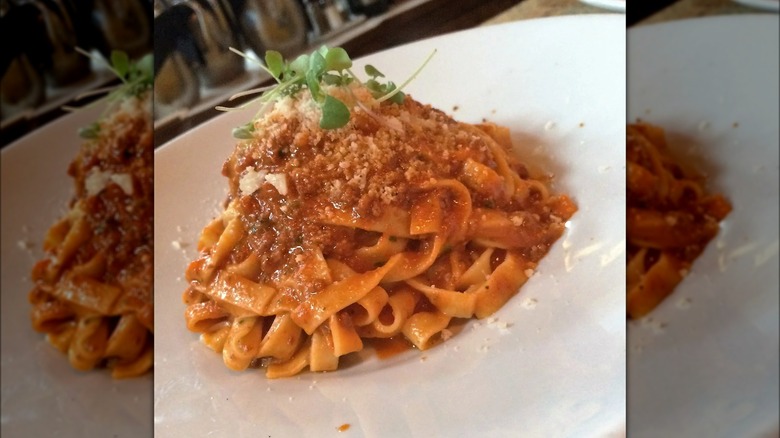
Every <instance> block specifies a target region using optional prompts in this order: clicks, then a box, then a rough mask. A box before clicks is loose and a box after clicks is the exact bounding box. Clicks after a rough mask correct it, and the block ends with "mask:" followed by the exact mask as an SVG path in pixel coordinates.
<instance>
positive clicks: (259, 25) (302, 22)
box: [233, 0, 306, 59]
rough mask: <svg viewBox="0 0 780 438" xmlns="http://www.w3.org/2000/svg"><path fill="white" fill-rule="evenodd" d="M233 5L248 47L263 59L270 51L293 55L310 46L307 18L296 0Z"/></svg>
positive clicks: (255, 0)
mask: <svg viewBox="0 0 780 438" xmlns="http://www.w3.org/2000/svg"><path fill="white" fill-rule="evenodd" d="M233 5H234V8H235V9H234V12H235V14H236V17H237V19H238V21H239V23H240V26H241V30H242V34H243V36H244V40H245V41H246V44H247V46H249V47H250V48H251V49H252V51H254V52H255V53H256V54H257V55H258V56H259V57H260V58H261V59H262V57H263V55H264V54H265V51H266V50H276V51H278V52H280V53H282V55H284V56H285V57H289V56H292V55H294V54H297V53H298V52H300V51H301V50H302V49H303V48H304V47H305V46H306V17H305V16H304V12H303V10H302V9H301V6H300V5H299V4H298V2H297V1H296V0H238V1H234V2H233Z"/></svg>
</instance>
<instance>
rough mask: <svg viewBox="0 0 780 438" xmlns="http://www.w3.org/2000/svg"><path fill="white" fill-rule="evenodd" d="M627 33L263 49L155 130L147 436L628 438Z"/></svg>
mask: <svg viewBox="0 0 780 438" xmlns="http://www.w3.org/2000/svg"><path fill="white" fill-rule="evenodd" d="M624 26H625V20H624V17H622V16H587V17H586V16H583V17H564V18H552V19H543V20H533V21H527V22H522V23H513V24H508V25H501V26H493V27H486V28H481V29H475V30H470V31H465V32H461V33H455V34H451V35H446V36H442V37H438V38H433V39H429V40H424V41H420V42H417V43H413V44H410V45H407V46H403V47H399V48H396V49H392V50H389V51H385V52H380V53H377V54H374V55H371V56H369V57H367V58H364V59H360V60H355V61H354V64H353V62H352V61H351V60H349V58H348V55H347V54H346V52H344V51H343V50H341V49H339V48H320V49H319V50H316V51H314V52H312V53H311V54H307V55H306V57H305V58H298V59H296V60H294V61H293V62H285V61H283V60H282V59H281V58H279V57H276V56H275V55H274V54H273V53H271V54H267V55H266V61H267V65H268V68H269V70H270V71H271V72H272V74H273V75H274V76H275V77H278V78H279V85H277V86H276V88H272V89H268V90H266V91H265V93H266V94H264V95H263V97H262V98H261V101H265V106H264V107H263V108H264V109H263V110H261V111H260V112H259V113H258V114H257V115H255V118H253V114H255V112H256V111H257V110H256V109H254V110H248V111H233V112H230V113H228V114H226V115H223V116H220V117H217V118H215V119H214V120H212V121H210V122H207V123H205V124H204V125H202V126H200V127H197V128H195V129H193V130H192V131H190V132H188V133H185V134H183V135H182V136H180V137H178V138H175V139H173V140H172V141H171V142H169V143H168V144H166V145H164V146H162V147H160V148H159V149H158V150H157V151H156V153H155V170H156V173H155V202H156V204H155V207H156V210H155V248H156V253H155V260H157V262H156V271H155V290H156V291H157V292H156V300H155V320H156V321H157V323H156V324H157V326H158V328H159V327H162V328H159V329H158V330H161V331H164V332H165V333H167V335H166V336H165V337H161V338H160V339H159V340H158V341H157V342H156V351H155V434H156V435H157V436H175V435H180V434H188V433H190V434H203V433H207V432H209V431H210V432H212V433H218V434H227V433H239V434H241V433H254V432H257V431H261V432H262V433H264V434H267V435H272V436H275V435H280V436H285V435H298V436H323V435H324V436H328V435H331V434H337V433H339V432H343V433H345V434H354V435H355V436H405V435H415V434H424V435H442V434H444V435H452V434H453V433H456V432H464V431H480V432H481V433H487V434H492V435H502V434H504V435H512V434H513V431H517V430H521V428H522V430H525V431H530V433H532V434H535V435H549V434H551V433H552V434H560V432H561V431H563V432H564V434H565V435H570V436H582V435H586V436H587V435H593V436H597V435H599V436H600V435H604V434H607V433H620V431H622V430H624V429H625V424H624V418H625V406H624V399H625V391H624V384H625V337H624V335H625V320H624V304H625V298H624V296H623V286H622V281H623V278H624V274H623V267H622V266H620V260H621V256H622V255H623V254H624V252H623V251H624V247H625V242H624V240H623V238H624V236H623V233H622V229H623V227H624V219H623V216H624V199H625V197H624V190H623V185H622V184H623V180H624V178H623V168H624V154H623V153H622V143H623V138H624V134H623V122H622V120H623V117H622V114H624V111H625V107H624V100H623V94H624V92H625V90H624V87H623V85H622V84H623V79H622V78H623V75H624V68H623V65H624V62H625V51H624V49H625V47H624V44H623V42H622V39H620V38H615V36H617V35H621V34H622V33H623V32H624ZM584 31H587V32H589V34H590V35H593V38H595V39H596V40H598V41H597V42H598V44H596V42H594V41H589V42H588V43H584V42H582V43H575V44H573V45H572V44H571V43H570V42H567V43H563V41H564V40H572V39H567V38H559V37H560V35H561V33H563V34H569V33H571V34H572V35H575V34H576V33H579V32H584ZM553 36H556V37H555V38H553ZM531 40H533V41H536V43H534V44H530V43H518V42H523V41H531ZM573 40H575V41H576V40H577V39H576V38H574V39H573ZM510 42H511V44H510ZM540 42H542V43H541V46H540V45H539V44H538V43H540ZM591 44H592V45H591ZM510 47H511V49H510ZM464 61H466V63H467V64H469V65H474V66H477V65H485V66H486V65H488V64H490V65H491V67H490V68H481V67H480V68H473V69H471V68H467V67H466V65H465V64H464ZM421 65H422V67H420V66H421ZM593 65H596V66H598V67H597V68H592V66H593ZM586 66H588V67H587V68H586ZM356 72H359V73H356ZM363 72H365V73H363ZM407 77H413V80H412V81H409V82H408V85H407V84H406V82H407V81H403V79H404V78H407ZM304 78H305V79H304ZM389 78H392V80H393V81H397V82H391V80H390V79H389ZM445 78H446V79H445ZM312 79H314V81H313V80H312ZM320 80H321V83H320V82H319V81H320ZM396 84H398V85H396ZM304 85H305V86H304ZM401 89H403V91H402V92H400V90H401ZM596 99H598V100H599V101H600V102H602V107H601V108H602V110H600V111H595V110H594V108H593V107H592V106H591V105H590V102H592V101H594V100H596ZM604 109H608V110H604ZM247 122H249V123H247ZM231 134H232V135H231ZM585 151H593V152H594V153H592V154H587V153H584V152H585ZM597 151H599V153H596V152H597ZM601 152H603V153H601ZM220 172H221V173H220ZM586 186H589V187H591V190H584V189H583V188H584V187H586ZM596 192H598V194H597V193H596ZM605 217H606V218H608V219H604V218H605ZM586 284H587V285H586ZM518 291H519V293H518ZM518 376H528V378H518ZM454 392H463V393H464V398H463V399H462V400H461V401H458V400H457V399H458V398H459V397H453V393H454ZM519 394H522V395H519ZM466 400H468V401H466ZM203 412H209V415H208V416H205V417H204V416H203V415H202V413H203ZM251 431H254V432H251Z"/></svg>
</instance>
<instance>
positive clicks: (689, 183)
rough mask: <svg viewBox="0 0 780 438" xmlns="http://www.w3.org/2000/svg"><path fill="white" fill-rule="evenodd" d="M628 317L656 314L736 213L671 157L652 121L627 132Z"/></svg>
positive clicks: (702, 179) (693, 174)
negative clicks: (720, 227)
mask: <svg viewBox="0 0 780 438" xmlns="http://www.w3.org/2000/svg"><path fill="white" fill-rule="evenodd" d="M626 157H627V162H628V168H627V178H626V181H627V186H628V193H627V200H628V205H627V208H626V234H627V236H628V259H627V268H626V281H627V288H626V292H627V297H626V305H627V315H628V317H629V318H632V319H633V318H641V317H643V316H645V315H647V314H648V313H650V311H652V310H653V309H654V308H655V307H656V306H658V304H660V303H661V302H662V301H663V300H664V299H665V298H666V297H667V296H669V295H670V294H671V293H672V291H673V290H674V288H675V287H676V286H677V284H679V283H680V282H681V281H682V279H683V278H684V277H685V276H686V275H687V273H688V272H689V270H690V268H691V265H692V264H693V262H694V260H695V259H696V258H697V257H698V256H699V255H700V254H701V252H702V251H703V250H704V248H705V247H706V245H707V243H708V242H709V241H710V240H711V239H712V238H713V237H715V235H716V234H717V233H718V229H719V223H720V221H721V220H723V219H724V218H725V217H726V216H727V215H728V214H729V212H730V211H731V205H730V204H729V202H728V201H727V200H726V199H725V198H724V197H723V196H722V195H720V194H707V193H706V192H705V187H704V185H705V184H704V183H705V178H704V177H703V176H702V175H698V174H696V173H694V172H692V171H690V170H687V169H683V168H682V166H680V164H679V163H678V162H676V161H675V160H674V158H673V157H672V156H671V155H670V153H669V150H668V147H667V144H666V139H665V135H664V131H663V130H662V129H661V128H659V127H657V126H653V125H650V124H647V123H636V124H630V125H628V127H627V130H626Z"/></svg>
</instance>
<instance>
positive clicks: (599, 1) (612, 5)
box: [580, 0, 626, 13]
mask: <svg viewBox="0 0 780 438" xmlns="http://www.w3.org/2000/svg"><path fill="white" fill-rule="evenodd" d="M580 1H581V2H582V3H586V4H589V5H591V6H595V7H597V8H602V9H608V10H610V11H615V12H623V13H625V12H626V0H580Z"/></svg>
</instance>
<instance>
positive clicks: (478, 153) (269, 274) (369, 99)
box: [183, 83, 576, 378]
mask: <svg viewBox="0 0 780 438" xmlns="http://www.w3.org/2000/svg"><path fill="white" fill-rule="evenodd" d="M328 92H329V93H330V94H332V95H334V96H335V97H336V98H338V99H339V100H341V101H343V102H345V103H346V105H347V106H348V107H350V108H352V110H351V111H352V117H351V119H350V121H349V123H347V124H346V125H345V126H344V127H341V128H338V129H330V130H328V129H322V128H320V126H319V125H318V120H319V110H318V108H317V107H316V105H315V103H314V102H313V101H312V99H311V97H310V96H309V95H308V94H305V95H304V94H303V93H300V94H298V95H294V96H287V97H284V98H282V99H281V100H279V101H277V102H275V104H274V105H273V108H272V109H271V110H270V111H269V112H268V113H266V114H265V115H264V116H263V117H261V118H259V119H258V120H256V121H255V122H254V126H253V132H254V135H253V137H252V138H250V139H246V140H241V141H239V142H238V145H237V146H236V148H235V150H234V152H233V154H232V155H231V156H230V158H229V159H228V160H227V161H226V162H225V164H224V166H223V174H224V176H226V177H227V179H228V182H229V187H230V190H229V194H228V198H227V201H226V208H225V210H224V212H223V213H222V214H221V215H220V216H219V217H217V218H216V219H214V220H213V221H212V222H211V223H210V224H208V225H207V226H206V227H205V228H204V229H203V232H202V234H201V236H200V239H199V242H198V250H199V251H200V255H199V256H198V257H197V259H196V260H194V261H193V262H192V263H191V264H190V265H189V267H188V269H187V270H186V278H187V280H188V282H189V287H188V288H187V290H186V292H185V293H184V296H183V299H184V302H185V303H186V306H187V307H186V312H185V318H186V324H187V328H188V329H190V330H192V331H194V332H197V333H200V334H201V340H202V341H203V342H204V343H205V344H206V345H207V346H209V347H210V348H212V349H213V350H214V351H216V352H218V353H220V354H221V355H222V358H223V360H224V363H225V365H226V366H227V367H229V368H231V369H234V370H244V369H247V368H249V367H258V366H264V367H265V369H266V376H267V377H269V378H277V377H286V376H292V375H295V374H297V373H299V372H301V371H302V370H304V369H306V368H308V369H309V370H311V371H331V370H335V369H337V368H338V365H339V360H340V358H341V357H342V356H344V355H347V354H350V353H354V352H357V351H360V350H362V349H363V348H365V346H366V341H367V340H368V339H371V338H403V339H406V340H407V341H408V342H409V343H410V344H411V345H413V346H414V347H416V348H418V349H420V350H424V349H427V348H430V347H431V346H433V345H435V344H436V343H437V342H439V341H440V340H441V338H442V333H443V332H445V330H446V329H447V328H448V327H450V326H451V324H452V323H453V322H454V321H455V320H457V319H462V318H472V317H476V318H485V317H487V316H489V315H491V314H493V313H494V312H495V311H496V310H497V309H499V308H501V307H502V306H503V305H504V304H505V303H506V302H507V301H508V300H509V299H510V298H511V297H512V296H513V295H515V294H516V293H517V292H518V290H519V288H520V287H521V286H522V285H523V284H524V283H525V282H526V280H527V279H528V278H529V276H530V275H532V273H533V271H534V269H535V268H536V266H537V263H538V262H539V260H540V259H541V258H542V257H543V256H544V255H545V254H546V253H547V251H548V250H549V248H550V246H551V245H552V244H553V243H554V242H555V241H556V240H557V239H558V238H559V237H560V236H561V234H562V233H563V231H564V223H565V222H566V221H567V220H568V219H569V218H570V217H571V216H572V215H573V214H574V212H575V210H576V207H575V205H574V203H573V202H572V201H571V200H570V199H569V198H568V197H567V196H565V195H553V194H551V193H550V192H549V190H548V187H547V185H546V184H545V182H544V181H542V180H540V179H534V178H531V177H530V176H529V172H528V171H527V169H526V167H525V166H524V165H523V164H522V163H521V162H520V161H519V160H518V159H517V158H516V157H515V156H514V155H513V154H512V153H511V149H512V145H511V141H510V135H509V132H508V130H507V129H506V128H503V127H499V126H496V125H494V124H490V123H484V124H481V125H470V124H465V123H459V122H457V121H455V120H453V119H452V118H450V117H449V116H447V115H445V114H444V113H442V112H441V111H438V110H436V109H433V108H431V107H430V106H426V105H422V104H420V103H418V102H416V101H415V100H413V99H412V98H410V97H408V96H407V97H406V99H404V101H403V103H401V104H397V103H391V102H389V101H388V102H382V103H380V102H378V101H377V100H376V99H375V98H374V97H373V96H372V95H371V94H370V93H369V92H368V91H367V90H366V89H365V88H364V87H362V86H361V85H360V84H357V83H352V84H350V85H349V86H348V87H342V88H333V89H330V90H329V91H328Z"/></svg>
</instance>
